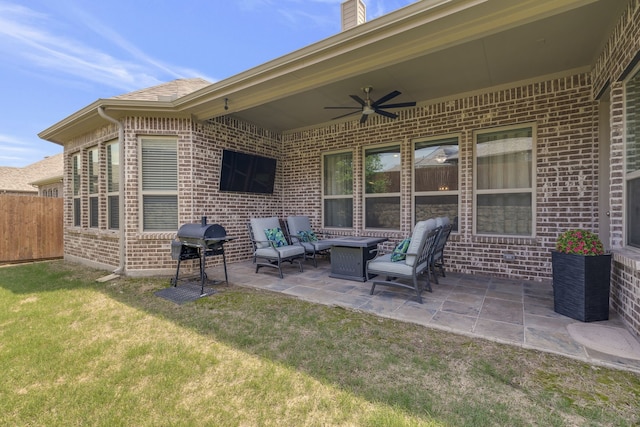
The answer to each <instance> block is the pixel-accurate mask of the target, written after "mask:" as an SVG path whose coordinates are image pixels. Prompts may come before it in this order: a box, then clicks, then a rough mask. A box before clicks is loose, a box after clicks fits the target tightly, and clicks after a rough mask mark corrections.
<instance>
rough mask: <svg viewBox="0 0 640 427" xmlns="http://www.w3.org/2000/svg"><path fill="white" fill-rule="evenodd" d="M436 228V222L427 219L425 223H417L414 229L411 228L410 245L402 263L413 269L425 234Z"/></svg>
mask: <svg viewBox="0 0 640 427" xmlns="http://www.w3.org/2000/svg"><path fill="white" fill-rule="evenodd" d="M434 228H436V220H435V219H428V220H426V221H419V222H418V223H417V224H416V225H415V227H414V228H413V234H412V235H411V243H410V244H409V248H408V249H407V258H406V259H405V260H404V262H405V263H406V264H407V265H408V266H410V267H413V264H415V262H416V258H417V256H418V250H419V249H420V246H421V245H422V242H423V241H424V239H425V238H426V237H427V233H429V231H431V230H433V229H434Z"/></svg>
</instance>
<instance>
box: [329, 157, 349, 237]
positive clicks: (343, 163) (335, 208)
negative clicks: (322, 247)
mask: <svg viewBox="0 0 640 427" xmlns="http://www.w3.org/2000/svg"><path fill="white" fill-rule="evenodd" d="M322 182H323V186H322V203H323V212H322V213H323V215H322V217H323V225H324V227H331V228H351V227H353V153H351V152H346V153H333V154H325V155H324V156H323V157H322Z"/></svg>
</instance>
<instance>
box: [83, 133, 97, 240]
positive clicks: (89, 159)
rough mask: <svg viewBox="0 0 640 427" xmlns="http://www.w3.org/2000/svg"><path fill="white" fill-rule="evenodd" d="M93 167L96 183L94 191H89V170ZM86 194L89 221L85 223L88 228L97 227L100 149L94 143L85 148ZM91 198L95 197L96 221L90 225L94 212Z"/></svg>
mask: <svg viewBox="0 0 640 427" xmlns="http://www.w3.org/2000/svg"><path fill="white" fill-rule="evenodd" d="M92 153H95V155H96V156H97V157H96V162H95V163H93V162H92ZM91 164H93V166H91ZM94 167H97V168H98V169H97V170H94V171H93V173H94V175H95V176H96V183H95V191H93V192H92V191H91V172H92V169H93V168H94ZM86 172H87V194H88V202H89V204H88V208H89V215H88V218H89V223H88V224H87V225H88V226H89V228H99V227H100V196H99V194H100V149H99V147H98V146H97V145H94V146H93V147H90V148H88V149H87V170H86ZM92 199H96V200H97V203H96V207H95V208H96V210H97V211H96V212H95V214H96V219H97V222H96V224H95V225H92V223H91V219H92V214H93V213H94V212H93V210H92V208H91V207H92V204H91V201H92Z"/></svg>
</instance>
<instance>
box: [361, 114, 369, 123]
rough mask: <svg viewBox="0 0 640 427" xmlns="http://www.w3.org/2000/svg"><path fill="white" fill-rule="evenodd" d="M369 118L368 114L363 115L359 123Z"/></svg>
mask: <svg viewBox="0 0 640 427" xmlns="http://www.w3.org/2000/svg"><path fill="white" fill-rule="evenodd" d="M368 117H369V115H368V114H363V115H362V117H360V123H361V124H362V123H364V122H366V121H367V118H368Z"/></svg>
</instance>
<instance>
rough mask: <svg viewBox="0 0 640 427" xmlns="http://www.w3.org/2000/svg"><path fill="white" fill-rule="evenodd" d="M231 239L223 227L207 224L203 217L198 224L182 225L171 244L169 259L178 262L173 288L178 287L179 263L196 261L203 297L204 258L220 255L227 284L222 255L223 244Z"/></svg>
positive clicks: (205, 275)
mask: <svg viewBox="0 0 640 427" xmlns="http://www.w3.org/2000/svg"><path fill="white" fill-rule="evenodd" d="M230 240H233V237H228V236H227V232H226V231H225V229H224V227H222V226H221V225H219V224H207V217H206V216H203V217H202V221H201V223H200V224H184V225H183V226H182V227H180V228H179V229H178V233H177V235H176V240H173V241H172V242H171V258H173V259H175V260H178V267H177V268H176V277H175V278H174V279H172V280H171V282H172V285H173V286H177V285H178V277H179V275H180V263H181V262H182V261H186V260H192V259H198V260H199V262H200V283H201V293H202V294H203V295H204V282H205V280H206V279H207V274H206V273H205V271H204V268H205V261H206V258H207V257H209V256H215V255H222V263H223V265H224V281H225V282H226V283H227V284H228V283H229V278H228V277H227V260H226V258H225V255H224V244H225V243H226V242H228V241H230Z"/></svg>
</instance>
